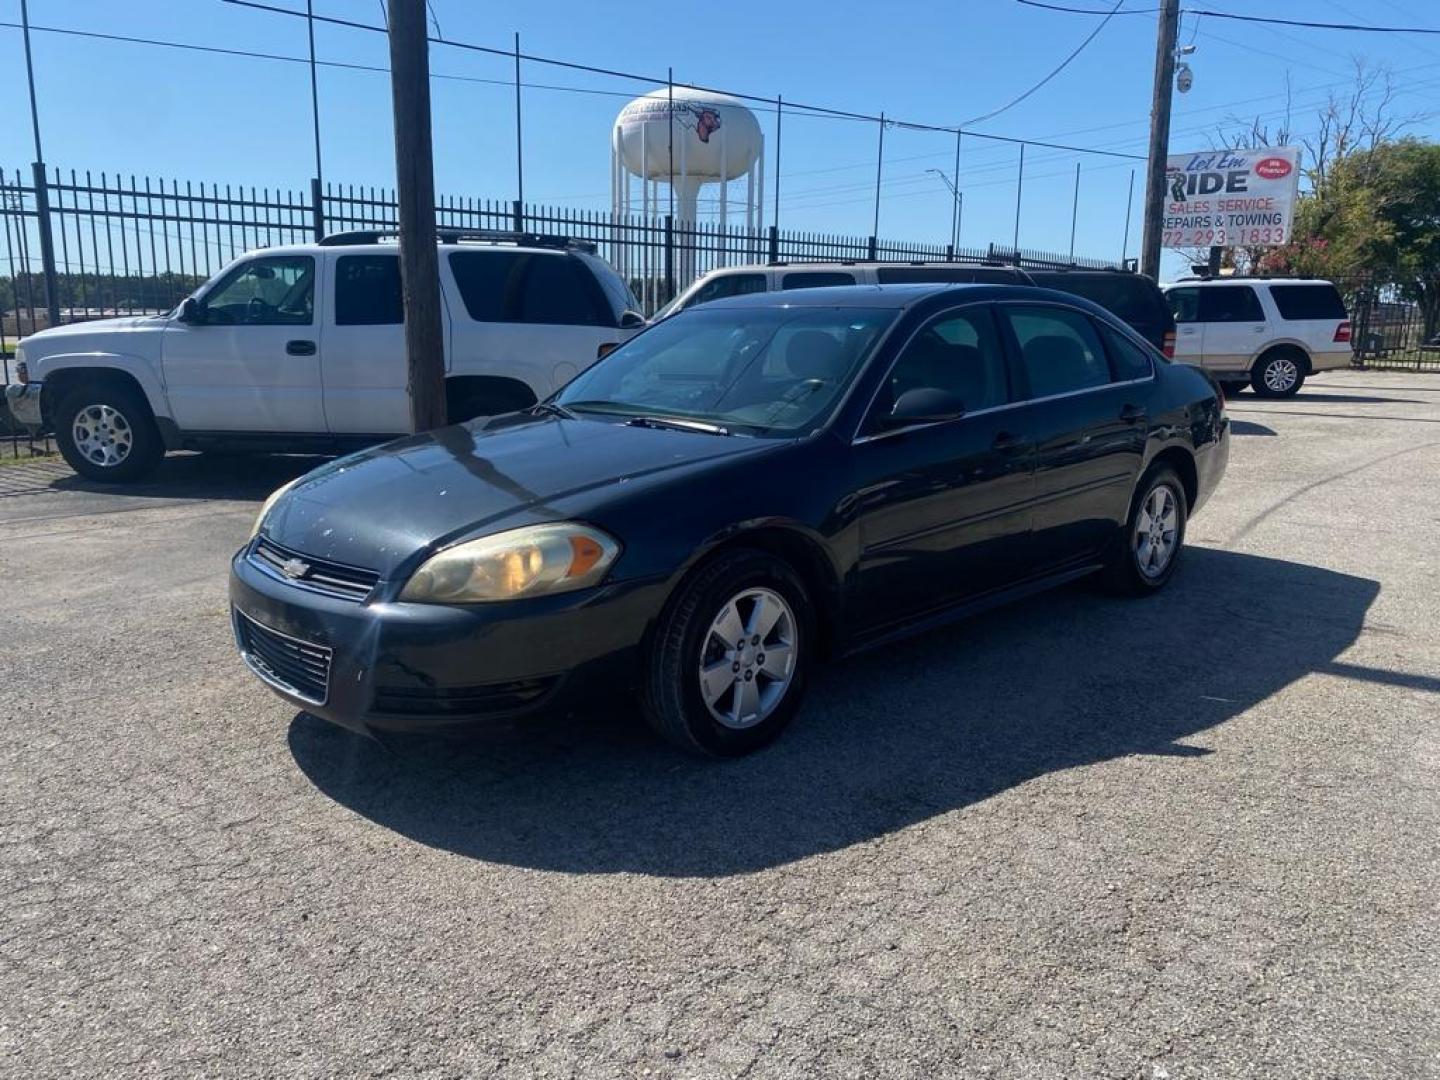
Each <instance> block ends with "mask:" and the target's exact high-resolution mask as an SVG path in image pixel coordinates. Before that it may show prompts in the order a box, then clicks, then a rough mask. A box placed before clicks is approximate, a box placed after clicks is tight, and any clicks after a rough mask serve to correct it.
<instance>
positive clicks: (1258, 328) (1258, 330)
mask: <svg viewBox="0 0 1440 1080" xmlns="http://www.w3.org/2000/svg"><path fill="white" fill-rule="evenodd" d="M1254 332H1255V333H1257V334H1263V333H1264V332H1265V327H1263V326H1257V327H1255V331H1254Z"/></svg>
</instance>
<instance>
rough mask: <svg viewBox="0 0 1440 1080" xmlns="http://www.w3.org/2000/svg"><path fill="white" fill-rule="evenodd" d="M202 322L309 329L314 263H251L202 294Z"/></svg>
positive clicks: (278, 259)
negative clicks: (203, 297)
mask: <svg viewBox="0 0 1440 1080" xmlns="http://www.w3.org/2000/svg"><path fill="white" fill-rule="evenodd" d="M205 313H206V318H205V321H206V322H207V323H211V324H214V325H217V326H309V325H310V324H311V323H312V322H314V321H315V260H314V259H313V258H311V257H310V256H309V255H272V256H265V257H262V258H258V259H251V260H250V261H248V262H246V263H242V264H241V265H240V266H237V267H236V268H235V269H234V270H232V271H231V272H230V273H229V275H227V276H226V277H225V279H224V280H222V281H221V282H220V283H219V284H218V285H216V286H215V288H213V289H211V290H210V291H209V292H208V293H206V294H205Z"/></svg>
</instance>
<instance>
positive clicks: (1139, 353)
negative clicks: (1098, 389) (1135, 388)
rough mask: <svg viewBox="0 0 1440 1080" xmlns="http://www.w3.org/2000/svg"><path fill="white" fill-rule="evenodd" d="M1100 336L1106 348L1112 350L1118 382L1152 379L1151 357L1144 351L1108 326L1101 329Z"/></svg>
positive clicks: (1111, 361) (1112, 361)
mask: <svg viewBox="0 0 1440 1080" xmlns="http://www.w3.org/2000/svg"><path fill="white" fill-rule="evenodd" d="M1100 335H1101V337H1103V338H1104V339H1105V346H1106V348H1108V349H1109V350H1110V364H1111V366H1112V367H1113V368H1114V369H1115V379H1116V381H1117V382H1129V381H1132V380H1134V379H1148V378H1149V377H1150V375H1151V373H1152V371H1153V368H1152V366H1151V360H1150V356H1149V354H1148V353H1146V352H1145V350H1144V349H1142V348H1140V346H1139V345H1136V344H1135V342H1133V341H1131V340H1130V339H1129V338H1127V337H1126V336H1125V335H1124V334H1121V333H1117V332H1116V331H1114V330H1112V329H1110V327H1108V326H1101V327H1100Z"/></svg>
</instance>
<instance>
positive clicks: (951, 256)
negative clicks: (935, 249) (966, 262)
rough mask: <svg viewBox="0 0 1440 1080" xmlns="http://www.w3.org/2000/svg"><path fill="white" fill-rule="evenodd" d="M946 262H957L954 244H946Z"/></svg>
mask: <svg viewBox="0 0 1440 1080" xmlns="http://www.w3.org/2000/svg"><path fill="white" fill-rule="evenodd" d="M945 261H946V262H954V261H955V245H954V244H946V245H945Z"/></svg>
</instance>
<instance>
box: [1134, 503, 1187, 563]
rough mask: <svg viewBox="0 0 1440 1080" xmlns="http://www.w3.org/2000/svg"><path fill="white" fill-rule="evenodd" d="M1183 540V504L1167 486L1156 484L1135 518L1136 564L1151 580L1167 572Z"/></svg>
mask: <svg viewBox="0 0 1440 1080" xmlns="http://www.w3.org/2000/svg"><path fill="white" fill-rule="evenodd" d="M1179 538H1180V503H1179V502H1178V500H1177V499H1176V497H1175V492H1174V491H1172V490H1171V489H1170V487H1169V486H1168V485H1166V484H1156V485H1155V487H1153V488H1151V489H1150V494H1149V495H1146V496H1145V501H1144V502H1143V503H1141V504H1140V514H1139V516H1138V517H1137V518H1136V519H1135V542H1134V549H1135V565H1136V566H1137V567H1139V569H1140V573H1142V574H1144V575H1145V576H1146V577H1147V578H1156V577H1159V576H1160V575H1161V574H1163V573H1164V572H1165V568H1166V567H1167V566H1169V565H1170V562H1171V560H1172V559H1174V558H1175V549H1176V548H1177V547H1178V546H1179Z"/></svg>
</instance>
